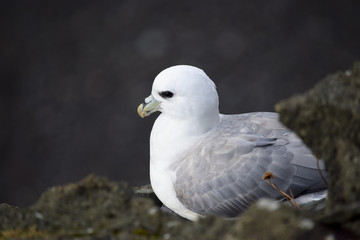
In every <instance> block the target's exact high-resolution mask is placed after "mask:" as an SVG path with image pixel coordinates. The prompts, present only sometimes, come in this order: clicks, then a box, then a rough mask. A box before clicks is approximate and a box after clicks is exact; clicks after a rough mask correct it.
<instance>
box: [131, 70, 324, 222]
mask: <svg viewBox="0 0 360 240" xmlns="http://www.w3.org/2000/svg"><path fill="white" fill-rule="evenodd" d="M137 110H138V114H139V115H140V116H141V117H142V118H144V117H146V116H149V115H150V114H152V113H154V112H158V111H159V112H161V114H160V115H159V116H158V117H157V119H156V121H155V123H154V125H153V128H152V131H151V134H150V181H151V186H152V188H153V190H154V192H155V194H156V195H157V197H158V198H159V199H160V201H161V202H162V203H163V204H164V205H165V206H166V207H167V208H169V209H171V210H172V211H174V212H175V213H177V214H178V215H180V216H182V217H184V218H187V219H189V220H192V221H196V220H198V219H199V218H201V217H204V216H221V217H225V218H235V217H238V216H239V215H241V214H242V213H243V212H244V211H245V210H246V209H247V208H248V207H249V206H250V205H251V204H253V203H255V202H256V201H257V200H259V199H261V198H271V199H274V200H281V199H283V194H281V193H280V191H279V190H276V189H275V188H274V187H273V186H271V184H269V182H267V181H264V179H263V176H264V174H265V173H267V172H268V173H271V175H272V177H273V178H272V179H271V180H272V183H273V184H275V185H276V186H277V188H278V189H280V190H281V191H283V192H285V193H288V194H289V195H290V194H291V195H292V196H293V197H295V198H297V197H301V196H305V195H308V194H312V193H315V194H316V193H321V194H320V195H323V194H322V193H323V192H324V191H326V189H327V184H326V181H324V178H328V174H327V172H326V171H325V166H324V164H323V162H322V161H321V160H317V159H316V157H315V156H314V155H313V154H312V152H311V150H310V149H309V148H308V147H307V146H306V145H305V144H304V143H303V142H302V140H301V139H300V138H299V137H298V136H297V135H296V134H295V133H294V132H292V131H291V130H289V129H287V128H286V127H285V126H284V125H283V124H282V123H280V121H279V116H278V114H277V113H272V112H253V113H244V114H235V115H225V114H220V113H219V97H218V93H217V90H216V86H215V84H214V82H213V81H212V80H211V79H210V78H209V77H208V76H207V75H206V74H205V72H204V71H203V70H201V69H199V68H197V67H193V66H189V65H177V66H172V67H169V68H167V69H165V70H163V71H162V72H160V73H159V74H158V75H157V76H156V78H155V80H154V82H153V85H152V91H151V95H150V96H149V97H147V98H146V99H145V102H144V103H142V104H141V105H139V107H138V109H137Z"/></svg>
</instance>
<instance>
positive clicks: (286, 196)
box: [263, 172, 300, 209]
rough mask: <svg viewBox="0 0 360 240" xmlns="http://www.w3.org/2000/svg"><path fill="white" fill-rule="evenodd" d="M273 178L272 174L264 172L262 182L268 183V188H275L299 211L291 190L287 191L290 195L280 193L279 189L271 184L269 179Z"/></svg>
mask: <svg viewBox="0 0 360 240" xmlns="http://www.w3.org/2000/svg"><path fill="white" fill-rule="evenodd" d="M272 178H274V175H273V174H272V172H265V174H264V176H263V180H264V181H268V182H269V184H270V186H272V187H273V188H275V189H276V190H277V191H279V192H280V193H281V195H282V196H283V197H284V198H285V199H286V200H287V201H288V202H289V203H291V204H292V205H294V206H295V207H297V208H298V209H300V206H299V204H297V202H296V201H295V198H294V195H293V193H292V191H291V189H289V191H290V194H291V196H290V195H289V194H287V193H285V192H284V191H282V190H281V189H279V188H278V187H277V186H276V185H275V183H273V182H271V179H272Z"/></svg>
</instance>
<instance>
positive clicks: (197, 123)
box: [150, 114, 220, 164]
mask: <svg viewBox="0 0 360 240" xmlns="http://www.w3.org/2000/svg"><path fill="white" fill-rule="evenodd" d="M219 121H220V119H219V114H216V115H213V116H212V117H209V116H208V117H207V118H202V119H198V118H187V119H185V120H184V119H181V120H179V119H175V118H169V117H168V116H166V115H164V114H160V115H159V117H158V118H157V119H156V121H155V123H154V126H153V129H152V131H151V136H150V154H151V161H152V162H155V161H159V162H164V161H166V162H167V163H169V164H170V163H171V162H172V160H173V159H175V158H176V156H177V155H178V154H179V153H181V152H182V151H184V150H187V149H188V148H190V147H191V146H192V145H193V144H194V143H195V142H196V141H197V140H198V139H199V138H201V137H202V136H203V135H204V134H205V133H206V132H208V131H210V130H211V129H213V128H215V127H216V126H217V125H218V124H219Z"/></svg>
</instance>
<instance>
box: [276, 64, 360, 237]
mask: <svg viewBox="0 0 360 240" xmlns="http://www.w3.org/2000/svg"><path fill="white" fill-rule="evenodd" d="M276 110H277V111H278V112H279V113H280V120H281V121H282V122H283V123H284V124H285V125H286V126H288V127H289V128H290V129H293V130H294V131H295V132H296V133H297V134H298V135H299V136H300V137H301V138H302V139H303V140H304V142H305V143H306V144H307V145H308V146H309V147H310V148H311V149H312V150H313V152H314V154H315V155H316V156H318V157H319V158H321V159H323V160H324V162H325V165H326V168H327V170H328V172H329V174H330V183H329V194H328V198H329V199H328V202H327V206H326V213H325V216H324V218H323V220H324V222H326V223H327V224H340V225H342V226H343V227H346V228H348V229H350V230H352V231H353V232H354V233H356V234H357V235H358V236H359V237H360V184H359V180H360V63H356V64H354V66H353V68H352V70H351V71H346V72H338V73H335V74H332V75H330V76H328V77H326V78H325V79H324V80H323V81H322V82H320V83H319V84H317V85H316V86H315V87H314V88H313V89H312V90H310V91H309V92H308V93H305V94H303V95H299V96H295V97H293V98H291V99H288V100H285V101H282V102H280V103H279V104H277V105H276Z"/></svg>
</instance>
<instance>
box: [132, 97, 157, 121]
mask: <svg viewBox="0 0 360 240" xmlns="http://www.w3.org/2000/svg"><path fill="white" fill-rule="evenodd" d="M159 110H160V102H159V101H157V100H156V99H155V98H154V97H153V96H152V95H150V96H148V97H147V98H145V103H142V104H140V105H139V107H138V108H137V112H138V114H139V116H140V117H142V118H144V117H147V116H149V115H150V114H152V113H154V112H157V111H159Z"/></svg>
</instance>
